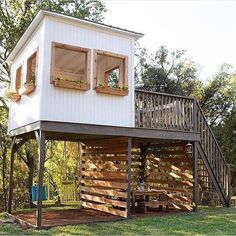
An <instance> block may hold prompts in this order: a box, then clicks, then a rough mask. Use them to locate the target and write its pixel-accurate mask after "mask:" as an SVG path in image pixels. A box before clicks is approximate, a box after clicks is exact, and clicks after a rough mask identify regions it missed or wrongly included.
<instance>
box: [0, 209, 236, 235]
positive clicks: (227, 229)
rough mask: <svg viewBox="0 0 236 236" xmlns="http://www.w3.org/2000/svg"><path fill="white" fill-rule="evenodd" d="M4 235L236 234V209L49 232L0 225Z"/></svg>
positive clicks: (66, 228)
mask: <svg viewBox="0 0 236 236" xmlns="http://www.w3.org/2000/svg"><path fill="white" fill-rule="evenodd" d="M2 216H3V215H1V217H2ZM0 235H236V207H232V208H230V209H227V208H208V207H207V208H203V207H202V208H200V209H199V212H197V213H181V214H176V215H169V216H161V217H146V218H140V219H131V220H125V221H120V222H115V223H100V224H87V225H78V226H66V227H56V228H52V229H50V230H47V231H33V230H22V229H21V228H19V227H18V226H17V225H12V224H5V223H4V224H1V225H0Z"/></svg>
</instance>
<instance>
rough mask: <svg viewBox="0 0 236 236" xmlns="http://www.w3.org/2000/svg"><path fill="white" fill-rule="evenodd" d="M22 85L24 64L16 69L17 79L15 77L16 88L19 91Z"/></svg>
mask: <svg viewBox="0 0 236 236" xmlns="http://www.w3.org/2000/svg"><path fill="white" fill-rule="evenodd" d="M21 86H22V66H19V67H18V68H17V70H16V79H15V90H16V92H18V91H19V89H20V88H21Z"/></svg>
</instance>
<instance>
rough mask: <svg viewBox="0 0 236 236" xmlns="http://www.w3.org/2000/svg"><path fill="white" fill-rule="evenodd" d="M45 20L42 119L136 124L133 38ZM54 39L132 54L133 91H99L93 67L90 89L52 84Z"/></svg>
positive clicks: (130, 58)
mask: <svg viewBox="0 0 236 236" xmlns="http://www.w3.org/2000/svg"><path fill="white" fill-rule="evenodd" d="M45 23H46V27H45V38H44V52H45V55H44V60H43V76H42V78H43V80H42V83H43V90H42V97H41V111H42V112H41V119H42V120H52V121H63V122H74V123H87V124H101V125H114V126H127V127H129V126H133V125H134V124H133V123H134V122H133V116H134V114H133V103H134V97H133V96H134V92H133V90H134V82H133V48H134V45H133V44H134V41H133V40H132V39H131V38H125V37H121V36H118V35H113V34H108V33H104V32H100V31H94V30H91V29H88V28H82V27H78V26H74V25H70V24H66V23H63V22H56V21H52V20H51V19H47V20H46V22H45ZM53 41H55V42H59V43H64V44H71V45H75V46H79V47H85V48H90V49H100V50H105V51H111V52H113V53H119V54H123V55H126V56H128V57H129V60H128V63H129V64H128V68H129V71H128V78H129V91H130V92H129V95H128V96H116V95H106V94H99V93H96V91H95V90H94V89H93V86H94V85H93V78H92V74H93V73H92V72H93V71H92V70H91V74H90V84H91V89H90V90H89V91H86V92H84V91H79V90H73V89H65V88H56V87H54V86H53V85H52V84H50V63H51V42H53ZM92 60H93V57H92ZM92 60H91V66H92ZM92 69H93V68H92Z"/></svg>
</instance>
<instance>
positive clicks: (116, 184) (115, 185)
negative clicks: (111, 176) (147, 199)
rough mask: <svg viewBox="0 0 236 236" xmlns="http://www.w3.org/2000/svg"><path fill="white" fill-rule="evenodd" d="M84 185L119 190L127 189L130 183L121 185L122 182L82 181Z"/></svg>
mask: <svg viewBox="0 0 236 236" xmlns="http://www.w3.org/2000/svg"><path fill="white" fill-rule="evenodd" d="M81 183H82V184H85V185H86V186H95V187H96V186H99V187H106V188H117V189H127V188H128V183H120V182H112V181H102V180H87V179H82V180H81Z"/></svg>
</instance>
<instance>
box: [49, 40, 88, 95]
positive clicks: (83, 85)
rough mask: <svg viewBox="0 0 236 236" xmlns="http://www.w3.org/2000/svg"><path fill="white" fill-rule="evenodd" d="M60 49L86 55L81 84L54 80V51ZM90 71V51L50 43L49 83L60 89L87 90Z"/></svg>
mask: <svg viewBox="0 0 236 236" xmlns="http://www.w3.org/2000/svg"><path fill="white" fill-rule="evenodd" d="M57 48H61V49H65V50H71V51H76V52H83V53H85V55H86V62H85V66H86V68H85V71H86V72H85V76H84V78H85V79H84V80H83V82H82V83H77V82H75V81H64V80H59V81H58V80H56V79H55V75H54V71H55V68H56V65H55V59H56V58H55V56H56V49H57ZM90 71H91V49H89V48H84V47H78V46H73V45H70V44H64V43H58V42H52V43H51V72H50V73H51V75H50V83H51V84H53V85H54V86H55V87H62V88H71V89H78V90H84V91H86V90H89V89H90Z"/></svg>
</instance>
